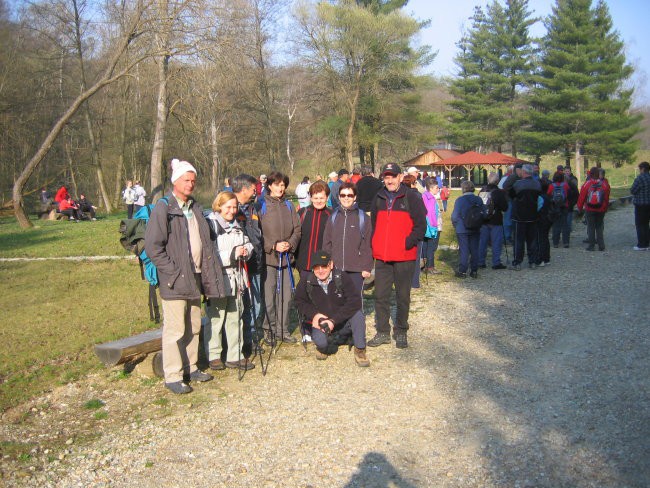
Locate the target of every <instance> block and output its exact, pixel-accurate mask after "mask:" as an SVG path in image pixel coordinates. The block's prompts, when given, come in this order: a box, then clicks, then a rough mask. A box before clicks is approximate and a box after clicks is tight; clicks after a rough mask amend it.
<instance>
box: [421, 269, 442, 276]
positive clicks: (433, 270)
mask: <svg viewBox="0 0 650 488" xmlns="http://www.w3.org/2000/svg"><path fill="white" fill-rule="evenodd" d="M424 271H425V273H426V274H430V275H437V274H440V273H442V271H440V270H437V269H436V268H427V269H425V270H424Z"/></svg>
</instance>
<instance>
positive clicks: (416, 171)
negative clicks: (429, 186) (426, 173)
mask: <svg viewBox="0 0 650 488" xmlns="http://www.w3.org/2000/svg"><path fill="white" fill-rule="evenodd" d="M406 172H407V173H419V171H418V169H417V168H416V167H415V166H411V167H410V168H409V169H407V170H406Z"/></svg>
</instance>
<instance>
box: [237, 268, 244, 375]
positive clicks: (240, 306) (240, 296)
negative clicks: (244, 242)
mask: <svg viewBox="0 0 650 488" xmlns="http://www.w3.org/2000/svg"><path fill="white" fill-rule="evenodd" d="M244 264H245V263H244V259H243V258H242V257H241V256H240V257H239V259H238V260H237V276H236V280H235V281H236V283H237V298H236V306H237V326H238V327H237V336H238V337H237V340H238V342H237V354H238V356H237V359H238V361H239V367H238V368H237V369H238V371H237V378H238V379H239V381H241V380H243V379H244V375H245V374H246V369H242V368H241V360H242V353H241V349H242V328H243V326H244V324H243V321H242V314H243V310H244V290H245V289H246V282H245V281H244Z"/></svg>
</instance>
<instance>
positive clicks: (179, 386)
mask: <svg viewBox="0 0 650 488" xmlns="http://www.w3.org/2000/svg"><path fill="white" fill-rule="evenodd" d="M165 388H167V389H168V390H169V391H171V392H172V393H175V394H176V395H184V394H186V393H190V392H191V391H192V387H191V386H190V385H188V384H187V383H183V382H182V381H173V382H171V383H165Z"/></svg>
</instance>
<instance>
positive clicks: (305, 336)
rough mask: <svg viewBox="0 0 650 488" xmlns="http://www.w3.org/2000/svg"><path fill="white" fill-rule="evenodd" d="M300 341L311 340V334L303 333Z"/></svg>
mask: <svg viewBox="0 0 650 488" xmlns="http://www.w3.org/2000/svg"><path fill="white" fill-rule="evenodd" d="M302 342H311V336H310V335H309V334H305V335H303V336H302Z"/></svg>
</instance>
